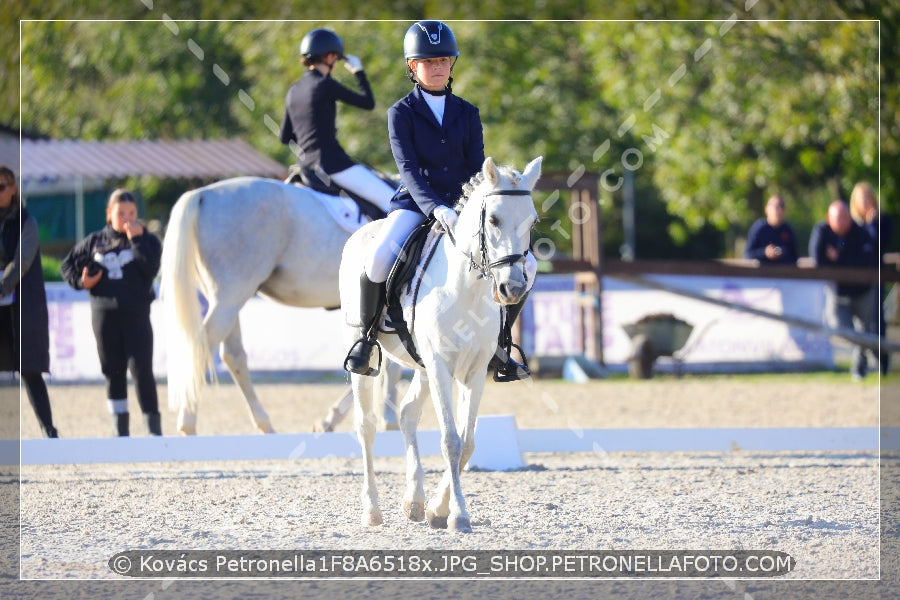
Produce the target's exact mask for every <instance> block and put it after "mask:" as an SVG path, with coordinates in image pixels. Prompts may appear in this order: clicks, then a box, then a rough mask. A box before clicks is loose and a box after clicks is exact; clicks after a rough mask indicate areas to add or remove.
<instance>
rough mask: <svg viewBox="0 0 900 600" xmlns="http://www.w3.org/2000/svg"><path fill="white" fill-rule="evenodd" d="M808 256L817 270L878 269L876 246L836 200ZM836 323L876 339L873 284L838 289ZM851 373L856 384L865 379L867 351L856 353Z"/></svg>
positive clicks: (857, 349) (814, 234) (858, 349)
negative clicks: (824, 268) (827, 267)
mask: <svg viewBox="0 0 900 600" xmlns="http://www.w3.org/2000/svg"><path fill="white" fill-rule="evenodd" d="M809 256H810V258H812V259H813V260H814V261H815V263H816V266H832V267H877V266H878V253H877V252H876V251H875V242H874V241H873V240H872V238H871V236H869V234H868V233H867V232H866V230H864V229H863V228H862V227H860V226H859V225H857V224H856V223H855V222H854V221H853V219H852V218H850V209H849V207H848V206H847V204H846V203H845V202H843V201H841V200H835V201H834V202H832V203H831V205H830V206H829V207H828V218H827V220H826V221H823V222H821V223H818V224H817V225H816V226H815V228H814V229H813V232H812V235H811V236H810V238H809ZM836 292H837V294H836V298H835V304H834V314H833V316H834V319H835V320H836V321H837V325H838V327H841V328H845V329H854V323H855V322H856V323H857V326H856V327H855V328H856V330H857V331H860V332H864V333H870V334H873V335H877V332H878V327H877V323H876V319H875V314H874V312H875V311H874V306H875V302H874V294H875V286H874V285H873V284H862V285H860V284H847V283H838V284H837V286H836ZM850 373H851V375H852V377H853V379H854V380H859V379H862V378H863V377H865V375H866V354H865V348H864V347H862V346H856V347H854V349H853V363H852V365H851V366H850Z"/></svg>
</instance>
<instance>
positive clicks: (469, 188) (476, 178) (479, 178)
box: [456, 165, 522, 212]
mask: <svg viewBox="0 0 900 600" xmlns="http://www.w3.org/2000/svg"><path fill="white" fill-rule="evenodd" d="M497 171H499V173H500V176H501V177H503V176H506V177H509V178H510V179H512V184H513V185H514V186H515V185H518V184H519V181H521V180H522V174H521V173H519V172H518V171H516V170H515V169H514V168H513V167H511V166H509V165H498V166H497ZM482 183H484V171H481V170H479V171H478V172H477V173H475V175H473V176H472V178H471V179H469V181H467V182H466V183H464V184H463V187H462V196H461V197H460V199H459V201H458V202H457V203H456V207H457V208H456V210H457V212H459V210H460V209H461V208H462V207H463V206H465V205H466V202H468V200H469V198H471V197H472V194H473V193H474V192H475V189H476V188H477V187H478V186H479V185H481V184H482Z"/></svg>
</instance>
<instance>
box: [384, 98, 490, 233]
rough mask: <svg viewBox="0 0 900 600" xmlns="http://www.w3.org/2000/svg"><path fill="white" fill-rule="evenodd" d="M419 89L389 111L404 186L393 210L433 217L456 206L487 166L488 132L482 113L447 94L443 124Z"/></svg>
mask: <svg viewBox="0 0 900 600" xmlns="http://www.w3.org/2000/svg"><path fill="white" fill-rule="evenodd" d="M422 94H423V92H422V90H421V89H419V88H418V86H416V87H415V88H413V90H412V91H411V92H410V93H409V94H407V95H406V96H405V97H403V98H401V99H400V100H398V101H397V102H396V103H395V104H394V105H393V106H391V107H390V108H389V109H388V113H387V114H388V134H389V136H390V141H391V152H392V153H393V154H394V160H395V161H396V162H397V168H398V170H399V172H400V179H401V183H402V185H401V187H400V189H399V190H398V191H397V194H396V195H395V196H394V199H393V200H391V210H394V209H397V208H402V209H406V210H413V211H417V212H420V213H422V214H423V215H425V216H429V215H430V214H431V213H432V211H433V210H434V209H435V208H436V207H437V206H438V205H443V206H451V207H452V206H453V205H455V204H456V201H457V200H459V197H460V195H461V194H462V186H463V184H464V183H466V182H467V181H468V180H469V179H471V178H472V176H473V175H475V174H476V173H477V172H478V171H479V170H480V169H481V167H482V165H483V164H484V133H483V131H482V126H481V117H480V115H479V113H478V109H477V108H476V107H475V106H474V105H472V104H470V103H468V102H466V101H465V100H463V99H462V98H460V97H458V96H454V95H453V94H447V96H446V105H445V108H444V118H443V123H442V124H438V122H437V119H436V118H435V116H434V113H433V112H431V108H430V107H429V106H428V104H427V103H426V102H425V99H424V98H423V97H422Z"/></svg>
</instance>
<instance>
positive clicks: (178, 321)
mask: <svg viewBox="0 0 900 600" xmlns="http://www.w3.org/2000/svg"><path fill="white" fill-rule="evenodd" d="M200 199H201V192H200V191H198V190H192V191H189V192H185V193H184V194H182V196H181V198H179V199H178V202H176V203H175V206H174V207H173V208H172V213H171V215H170V217H169V226H168V229H167V230H166V237H165V241H164V243H163V252H162V267H161V282H160V296H161V299H162V304H163V310H164V311H165V313H164V316H165V322H166V324H167V327H166V355H167V363H168V373H167V378H168V387H169V408H170V409H171V410H179V409H181V408H184V409H185V411H186V412H188V413H190V414H196V412H197V404H198V402H199V400H200V396H201V394H202V392H203V387H204V384H205V381H206V372H207V369H209V371H210V373H212V374H213V376H214V375H215V369H213V368H212V356H211V354H210V349H209V344H208V343H207V342H206V334H205V332H204V330H203V318H202V315H201V307H200V299H199V298H198V297H197V292H198V291H199V290H200V284H201V279H200V247H199V245H198V243H197V218H198V214H199V211H200Z"/></svg>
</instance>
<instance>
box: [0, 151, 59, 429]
mask: <svg viewBox="0 0 900 600" xmlns="http://www.w3.org/2000/svg"><path fill="white" fill-rule="evenodd" d="M0 269H2V273H0V371H18V372H19V376H20V377H21V378H22V382H23V383H24V384H25V385H24V387H25V393H26V394H27V395H28V400H29V402H30V403H31V406H32V408H34V413H35V415H37V418H38V421H39V422H40V425H41V430H43V432H44V435H45V436H47V437H48V438H55V437H58V435H57V431H56V428H55V427H54V426H53V413H52V411H51V410H50V397H49V395H48V394H47V384H46V383H44V378H43V376H42V375H41V374H42V373H48V372H50V335H49V327H48V319H47V294H46V292H45V290H44V274H43V268H42V266H41V250H40V246H39V243H38V226H37V222H36V221H35V220H34V217H32V216H31V215H30V214H28V211H27V210H26V209H25V207H23V206H22V205H21V201H20V200H19V187H18V185H17V184H16V176H15V173H13V172H12V170H11V169H9V168H8V167H6V166H4V165H0ZM20 311H21V312H20ZM20 314H21V321H20V319H19V315H20ZM20 324H21V328H20ZM20 348H21V354H20V352H19V349H20Z"/></svg>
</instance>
